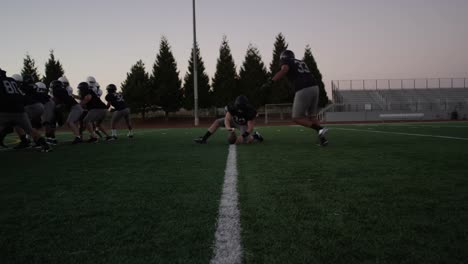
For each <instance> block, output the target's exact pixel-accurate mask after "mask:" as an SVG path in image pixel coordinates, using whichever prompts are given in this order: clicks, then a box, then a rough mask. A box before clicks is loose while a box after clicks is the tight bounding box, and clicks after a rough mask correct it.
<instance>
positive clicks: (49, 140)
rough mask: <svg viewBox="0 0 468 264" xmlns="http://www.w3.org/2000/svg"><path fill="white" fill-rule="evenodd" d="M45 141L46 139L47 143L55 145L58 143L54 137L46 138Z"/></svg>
mask: <svg viewBox="0 0 468 264" xmlns="http://www.w3.org/2000/svg"><path fill="white" fill-rule="evenodd" d="M46 141H47V144H49V145H57V144H58V141H57V139H55V138H47V139H46Z"/></svg>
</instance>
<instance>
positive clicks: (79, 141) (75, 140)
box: [72, 137, 83, 145]
mask: <svg viewBox="0 0 468 264" xmlns="http://www.w3.org/2000/svg"><path fill="white" fill-rule="evenodd" d="M79 143H83V140H81V138H79V137H75V139H74V140H73V142H72V144H73V145H75V144H79Z"/></svg>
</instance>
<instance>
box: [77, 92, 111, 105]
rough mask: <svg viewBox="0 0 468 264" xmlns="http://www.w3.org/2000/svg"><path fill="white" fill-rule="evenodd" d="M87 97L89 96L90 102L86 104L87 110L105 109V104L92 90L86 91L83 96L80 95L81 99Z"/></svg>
mask: <svg viewBox="0 0 468 264" xmlns="http://www.w3.org/2000/svg"><path fill="white" fill-rule="evenodd" d="M87 95H91V100H89V102H87V103H86V108H87V109H88V110H91V109H107V106H106V104H104V102H102V101H101V99H99V97H98V96H97V95H96V93H95V92H93V90H91V89H88V91H86V92H84V94H82V95H81V99H84V98H85V97H86V96H87Z"/></svg>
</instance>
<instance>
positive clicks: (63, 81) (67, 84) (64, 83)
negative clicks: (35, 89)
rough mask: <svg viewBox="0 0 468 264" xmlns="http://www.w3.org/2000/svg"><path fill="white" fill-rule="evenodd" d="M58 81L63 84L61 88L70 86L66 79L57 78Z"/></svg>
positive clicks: (63, 77)
mask: <svg viewBox="0 0 468 264" xmlns="http://www.w3.org/2000/svg"><path fill="white" fill-rule="evenodd" d="M58 80H59V81H60V82H62V83H63V86H65V87H67V86H70V82H69V81H68V79H67V77H65V76H62V77H60V78H58Z"/></svg>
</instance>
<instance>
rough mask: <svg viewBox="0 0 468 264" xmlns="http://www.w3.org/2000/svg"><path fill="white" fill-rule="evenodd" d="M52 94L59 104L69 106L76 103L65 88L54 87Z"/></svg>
mask: <svg viewBox="0 0 468 264" xmlns="http://www.w3.org/2000/svg"><path fill="white" fill-rule="evenodd" d="M52 94H53V95H54V98H55V100H56V101H57V102H58V103H59V104H64V105H66V106H67V108H71V107H72V106H74V105H76V104H78V102H76V100H75V98H73V97H71V96H70V95H69V94H68V91H67V90H66V89H65V88H58V89H54V90H53V91H52Z"/></svg>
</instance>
